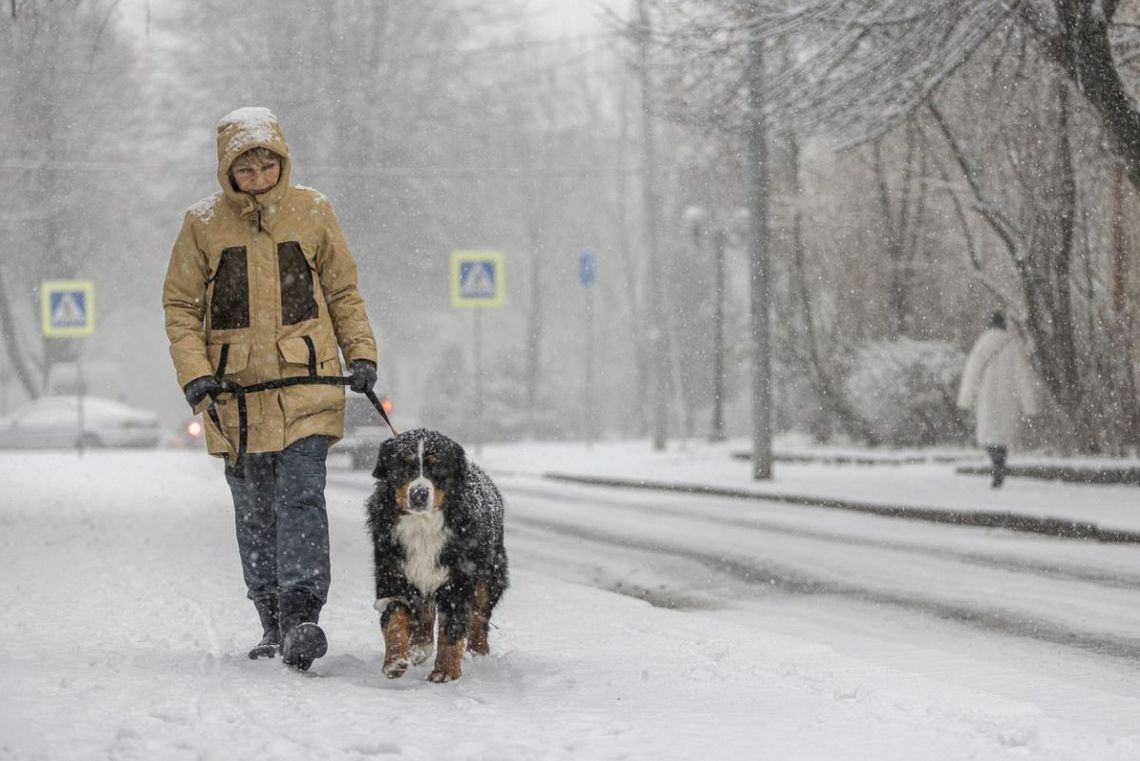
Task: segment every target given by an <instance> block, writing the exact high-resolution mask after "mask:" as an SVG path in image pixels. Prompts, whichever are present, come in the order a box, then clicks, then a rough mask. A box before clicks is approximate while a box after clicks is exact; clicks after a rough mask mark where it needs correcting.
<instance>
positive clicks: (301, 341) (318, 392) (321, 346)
mask: <svg viewBox="0 0 1140 761" xmlns="http://www.w3.org/2000/svg"><path fill="white" fill-rule="evenodd" d="M277 350H278V353H279V354H280V355H281V363H282V368H281V375H282V376H283V377H286V378H290V377H296V376H305V375H323V376H330V375H340V360H339V359H338V357H337V346H336V342H335V341H333V340H332V339H331V337H327V336H323V335H321V334H320V333H318V334H317V335H315V336H308V335H305V336H291V337H288V338H280V339H278V340H277ZM281 406H282V408H283V410H284V412H285V419H286V425H290V424H292V423H293V422H295V421H297V420H298V419H300V418H303V417H308V416H309V415H316V414H318V413H322V412H330V413H337V412H340V411H342V410H343V409H344V387H343V386H329V385H324V384H318V383H311V384H310V383H305V384H301V385H297V386H287V387H285V388H283V389H281Z"/></svg>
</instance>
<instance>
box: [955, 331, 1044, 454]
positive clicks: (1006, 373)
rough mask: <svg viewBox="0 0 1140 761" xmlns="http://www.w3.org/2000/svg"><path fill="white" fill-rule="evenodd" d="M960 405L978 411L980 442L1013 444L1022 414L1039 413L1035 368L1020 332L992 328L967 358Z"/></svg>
mask: <svg viewBox="0 0 1140 761" xmlns="http://www.w3.org/2000/svg"><path fill="white" fill-rule="evenodd" d="M958 406H959V407H961V408H962V409H967V410H974V413H975V418H976V420H977V440H978V444H979V445H981V446H984V447H988V446H1001V447H1011V446H1013V444H1014V441H1015V440H1016V439H1017V424H1018V421H1019V420H1020V418H1021V414H1022V413H1025V414H1027V415H1032V414H1034V413H1035V412H1037V399H1036V390H1035V383H1034V376H1033V369H1032V368H1031V367H1030V366H1029V362H1028V361H1026V359H1025V353H1024V352H1023V351H1022V348H1021V342H1020V341H1019V340H1018V338H1017V335H1016V334H1015V333H1012V332H1010V331H1007V330H999V329H996V328H991V329H989V330H987V331H986V332H984V333H982V335H981V336H979V337H978V340H977V341H976V342H975V343H974V347H973V348H972V349H971V350H970V356H969V357H967V358H966V366H965V369H963V371H962V385H961V386H960V387H959V389H958Z"/></svg>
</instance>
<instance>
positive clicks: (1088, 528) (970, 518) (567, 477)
mask: <svg viewBox="0 0 1140 761" xmlns="http://www.w3.org/2000/svg"><path fill="white" fill-rule="evenodd" d="M542 475H543V478H548V479H550V480H552V481H566V482H570V483H579V484H588V485H592V486H612V487H620V488H627V489H647V490H651V491H672V492H682V493H688V494H704V495H710V496H714V497H735V498H743V499H758V500H765V501H767V502H781V503H784V504H790V505H803V506H805V507H826V508H832V509H836V510H848V511H851V512H856V513H866V514H869V515H879V516H883V517H887V518H908V519H911V520H919V521H930V522H932V523H947V524H952V525H955V526H980V527H983V528H1001V529H1007V530H1009V531H1021V532H1025V533H1031V534H1045V535H1047V536H1055V537H1060V538H1063V539H1084V540H1090V541H1097V542H1105V543H1114V544H1140V533H1137V532H1134V531H1122V530H1118V529H1104V528H1101V527H1100V526H1098V525H1096V524H1095V523H1083V522H1078V521H1070V520H1066V519H1063V518H1048V517H1044V516H1037V515H1018V514H1014V513H997V512H988V511H972V510H952V509H943V508H934V507H915V506H908V505H876V504H870V503H866V502H848V501H845V500H838V499H831V498H828V497H812V496H805V495H797V494H780V493H776V492H761V491H753V490H747V489H725V488H720V487H715V486H707V485H705V484H671V483H663V482H660V481H645V480H641V479H625V478H604V477H598V476H576V475H571V474H568V473H554V472H548V473H543V474H542Z"/></svg>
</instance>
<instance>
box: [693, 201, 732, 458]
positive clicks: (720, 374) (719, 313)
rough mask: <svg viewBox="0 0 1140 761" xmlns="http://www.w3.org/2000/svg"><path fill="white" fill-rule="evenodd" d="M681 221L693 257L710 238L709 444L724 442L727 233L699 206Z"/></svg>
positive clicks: (699, 253)
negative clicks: (686, 228) (712, 277)
mask: <svg viewBox="0 0 1140 761" xmlns="http://www.w3.org/2000/svg"><path fill="white" fill-rule="evenodd" d="M684 218H685V222H686V224H688V226H689V231H690V232H691V233H692V235H693V245H694V246H695V247H696V251H697V255H698V256H700V255H701V249H702V248H703V246H702V243H703V239H704V237H705V235H706V234H709V235H711V236H712V245H713V260H714V264H715V270H716V280H715V284H714V286H713V392H712V402H713V416H712V430H711V431H710V432H709V441H713V442H717V441H724V439H725V435H724V249H725V246H726V245H727V243H728V233H727V232H726V231H725V229H724V227H722V226H721V225H720V224H719V222H718V221H717V219H716V217H715V215H710V214H709V213H708V212H707V211H706V210H705V209H704V207H702V206H689V207H687V208H686V209H685V212H684Z"/></svg>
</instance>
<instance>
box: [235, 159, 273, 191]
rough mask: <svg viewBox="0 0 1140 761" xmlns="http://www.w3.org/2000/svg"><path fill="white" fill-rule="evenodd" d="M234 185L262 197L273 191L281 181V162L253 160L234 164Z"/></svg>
mask: <svg viewBox="0 0 1140 761" xmlns="http://www.w3.org/2000/svg"><path fill="white" fill-rule="evenodd" d="M232 172H233V176H234V184H235V185H237V188H238V190H240V191H241V192H243V193H249V194H250V195H255V196H256V195H260V194H262V193H264V192H266V191H267V190H272V189H273V186H274V185H276V184H277V181H278V180H280V179H281V162H280V161H279V160H278V159H275V158H274V159H253V160H248V161H243V162H241V163H238V164H234V167H233V170H232Z"/></svg>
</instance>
